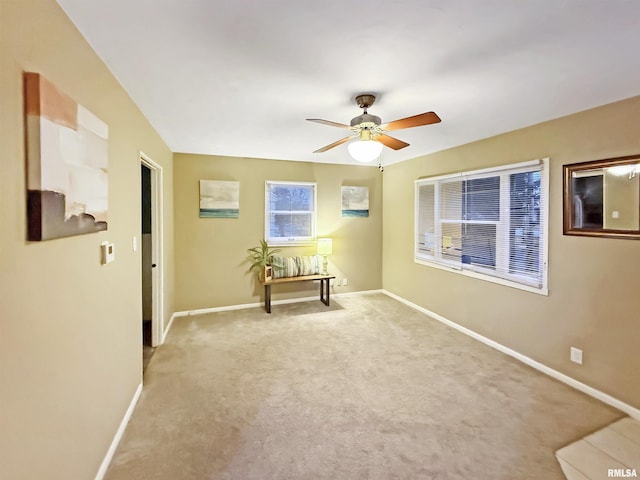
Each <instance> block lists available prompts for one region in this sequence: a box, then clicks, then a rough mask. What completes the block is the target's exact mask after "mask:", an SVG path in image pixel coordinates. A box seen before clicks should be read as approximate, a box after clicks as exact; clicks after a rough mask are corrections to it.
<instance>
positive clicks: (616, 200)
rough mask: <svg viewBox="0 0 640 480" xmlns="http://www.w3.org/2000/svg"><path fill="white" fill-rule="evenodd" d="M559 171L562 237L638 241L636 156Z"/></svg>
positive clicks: (639, 168)
mask: <svg viewBox="0 0 640 480" xmlns="http://www.w3.org/2000/svg"><path fill="white" fill-rule="evenodd" d="M562 168H563V176H564V196H563V205H564V228H563V232H564V234H565V235H583V236H597V237H611V238H635V239H640V155H633V156H629V157H618V158H609V159H605V160H594V161H591V162H583V163H574V164H571V165H564V166H563V167H562Z"/></svg>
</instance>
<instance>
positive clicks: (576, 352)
mask: <svg viewBox="0 0 640 480" xmlns="http://www.w3.org/2000/svg"><path fill="white" fill-rule="evenodd" d="M571 361H572V362H575V363H577V364H579V365H582V350H580V349H579V348H576V347H571Z"/></svg>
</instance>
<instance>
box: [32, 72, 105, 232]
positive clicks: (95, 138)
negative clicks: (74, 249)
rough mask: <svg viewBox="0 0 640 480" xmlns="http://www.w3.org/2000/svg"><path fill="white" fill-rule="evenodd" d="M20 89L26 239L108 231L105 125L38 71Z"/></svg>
mask: <svg viewBox="0 0 640 480" xmlns="http://www.w3.org/2000/svg"><path fill="white" fill-rule="evenodd" d="M24 87H25V88H24V95H25V115H26V136H27V141H26V149H27V155H26V156H27V225H28V228H27V230H28V231H27V238H28V239H29V240H50V239H53V238H60V237H68V236H71V235H81V234H85V233H92V232H99V231H102V230H106V229H107V205H108V196H109V189H108V185H109V184H108V161H109V156H108V140H109V127H108V126H107V124H105V123H104V122H103V121H102V120H100V119H99V118H98V117H96V116H95V115H94V114H93V113H91V112H90V111H89V110H87V109H86V108H84V107H83V106H82V105H79V104H77V103H76V102H75V101H74V100H73V99H71V98H70V97H69V96H67V95H66V94H64V93H63V92H62V91H60V90H59V89H58V88H57V87H56V86H54V85H53V84H52V83H51V82H49V81H48V80H47V79H45V78H44V77H43V76H42V75H40V74H38V73H30V72H25V74H24Z"/></svg>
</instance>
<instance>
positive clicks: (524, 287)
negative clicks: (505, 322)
mask: <svg viewBox="0 0 640 480" xmlns="http://www.w3.org/2000/svg"><path fill="white" fill-rule="evenodd" d="M414 262H415V263H417V264H419V265H424V266H427V267H433V268H437V269H439V270H445V271H447V272H451V273H456V274H459V275H464V276H466V277H471V278H477V279H478V280H484V281H485V282H491V283H497V284H498V285H504V286H505V287H511V288H516V289H518V290H524V291H525V292H531V293H535V294H538V295H544V296H549V289H548V288H547V287H543V288H537V287H532V286H530V285H524V284H522V283H517V282H513V281H510V280H506V279H504V278H499V277H492V276H491V275H483V274H482V273H478V272H474V271H473V270H461V269H458V268H454V267H448V266H446V265H442V264H440V263H437V262H431V261H429V260H425V259H422V258H418V257H414Z"/></svg>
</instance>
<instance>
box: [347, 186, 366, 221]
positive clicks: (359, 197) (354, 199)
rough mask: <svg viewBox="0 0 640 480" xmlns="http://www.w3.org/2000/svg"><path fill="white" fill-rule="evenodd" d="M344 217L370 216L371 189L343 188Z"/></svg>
mask: <svg viewBox="0 0 640 480" xmlns="http://www.w3.org/2000/svg"><path fill="white" fill-rule="evenodd" d="M342 216H343V217H368V216H369V187H347V186H343V187H342Z"/></svg>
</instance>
